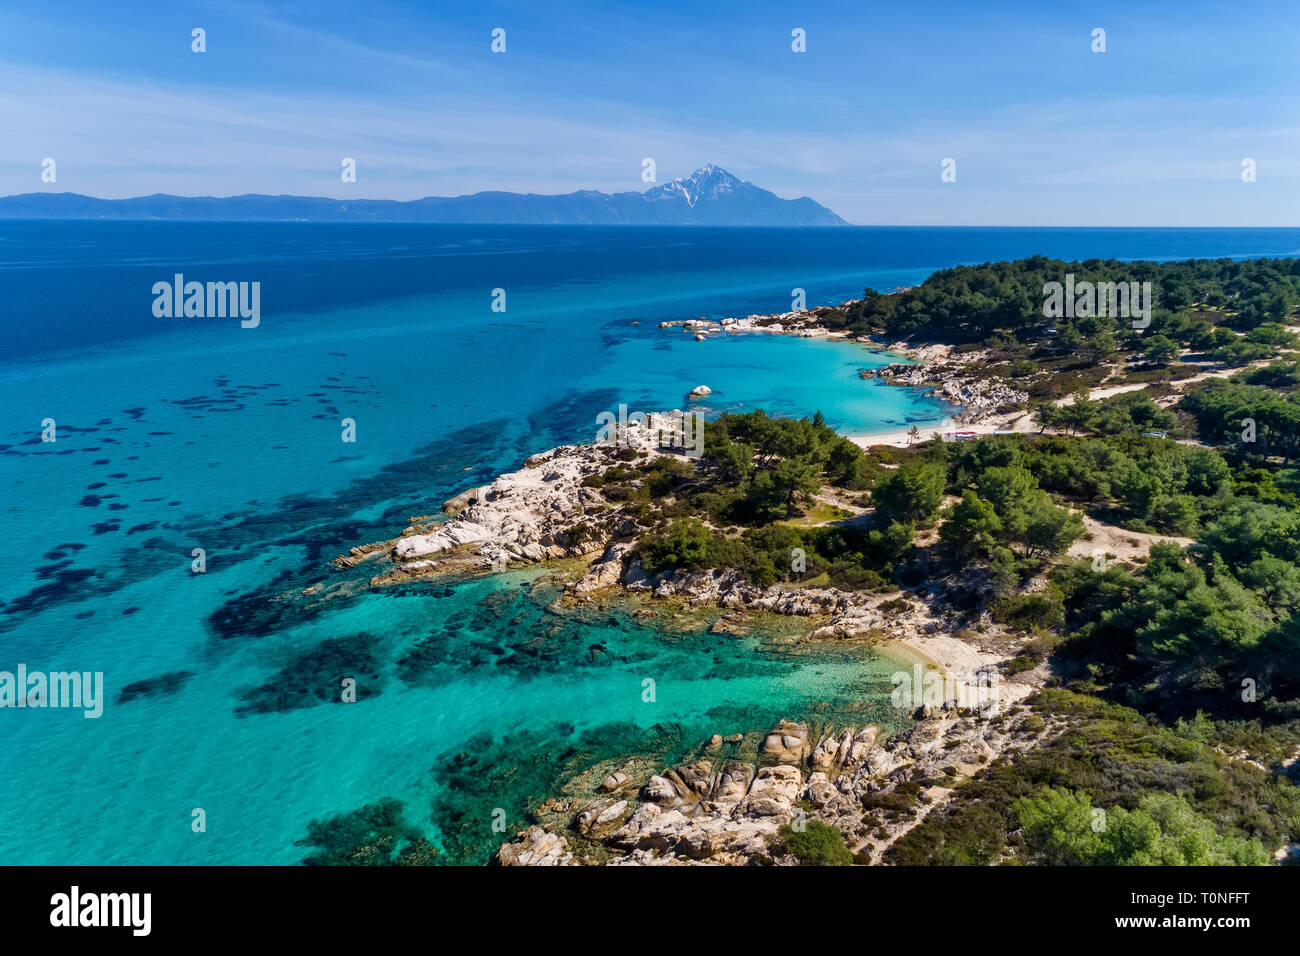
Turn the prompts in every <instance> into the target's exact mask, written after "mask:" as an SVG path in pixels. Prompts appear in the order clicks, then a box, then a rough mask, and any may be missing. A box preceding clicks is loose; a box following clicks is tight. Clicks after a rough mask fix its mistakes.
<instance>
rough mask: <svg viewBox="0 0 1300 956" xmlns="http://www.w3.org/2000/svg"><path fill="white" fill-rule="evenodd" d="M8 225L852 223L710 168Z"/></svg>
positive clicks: (154, 206) (46, 199)
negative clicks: (517, 188) (596, 183)
mask: <svg viewBox="0 0 1300 956" xmlns="http://www.w3.org/2000/svg"><path fill="white" fill-rule="evenodd" d="M0 219H174V220H191V221H195V220H212V221H227V222H235V221H242V222H253V221H256V222H444V223H445V222H458V223H562V224H589V225H639V226H660V225H702V226H846V225H848V223H847V222H845V221H844V220H843V219H841V218H840V217H839V216H837V215H835V213H833V212H831V211H830V210H829V209H827V208H826V207H825V206H822V205H820V204H819V203H816V202H814V201H813V200H811V199H809V198H808V197H807V196H803V197H800V198H799V199H782V198H780V197H779V196H777V195H776V194H775V193H772V192H769V191H768V190H766V189H762V188H760V187H758V186H755V185H754V184H753V183H751V182H747V181H745V180H743V179H740V178H738V177H736V176H733V175H732V174H731V173H729V172H727V171H726V170H725V169H721V168H719V167H717V166H714V165H713V164H712V163H710V164H709V165H707V166H703V167H701V168H699V169H697V170H696V171H695V172H694V173H692V174H691V175H690V176H687V177H684V178H678V179H674V180H672V181H671V182H667V183H662V184H660V185H657V186H653V187H651V188H650V189H647V190H646V191H645V192H621V193H612V194H611V193H603V192H600V191H598V190H594V189H581V190H578V191H577V192H572V193H568V194H566V195H562V196H543V195H538V194H536V193H510V192H479V193H474V194H473V195H469V196H453V197H442V196H426V197H425V198H423V199H413V200H409V201H405V202H403V201H398V200H391V199H326V198H322V197H312V196H264V195H258V194H249V195H244V196H226V197H215V196H169V195H166V194H162V193H158V194H155V195H152V196H137V197H134V198H131V199H97V198H95V197H93V196H82V195H79V194H78V193H24V194H22V195H18V196H5V197H2V198H0Z"/></svg>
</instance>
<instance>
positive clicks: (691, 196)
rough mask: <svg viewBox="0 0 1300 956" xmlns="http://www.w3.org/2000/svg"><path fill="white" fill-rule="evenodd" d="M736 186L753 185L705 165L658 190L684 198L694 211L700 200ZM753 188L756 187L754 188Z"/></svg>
mask: <svg viewBox="0 0 1300 956" xmlns="http://www.w3.org/2000/svg"><path fill="white" fill-rule="evenodd" d="M738 186H754V184H753V183H748V182H746V181H745V180H743V179H740V178H738V177H736V176H733V175H732V174H731V173H729V172H727V171H726V170H725V169H723V168H722V167H721V166H715V165H713V164H712V163H707V164H705V165H704V166H701V167H700V168H699V169H697V170H695V172H693V173H691V174H690V175H689V176H678V177H677V178H676V179H674V180H672V181H671V182H667V183H664V184H663V185H662V186H660V187H658V188H659V189H662V190H664V191H665V193H666V194H670V195H671V194H674V193H676V194H680V195H681V196H682V197H683V198H685V200H686V205H687V206H689V207H690V208H692V209H694V208H695V204H696V203H697V202H699V201H700V199H702V198H714V197H716V196H719V195H721V194H723V193H729V192H734V191H735V189H736V188H737V187H738ZM754 188H755V189H757V188H758V187H757V186H754ZM651 191H653V190H651Z"/></svg>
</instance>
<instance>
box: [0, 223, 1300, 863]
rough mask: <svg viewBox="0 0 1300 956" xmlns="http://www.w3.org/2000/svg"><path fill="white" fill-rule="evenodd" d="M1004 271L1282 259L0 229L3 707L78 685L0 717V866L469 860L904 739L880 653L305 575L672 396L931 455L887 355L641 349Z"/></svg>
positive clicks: (874, 238)
mask: <svg viewBox="0 0 1300 956" xmlns="http://www.w3.org/2000/svg"><path fill="white" fill-rule="evenodd" d="M1033 254H1043V255H1047V256H1052V257H1057V258H1065V259H1079V260H1084V259H1089V258H1117V259H1154V260H1161V261H1169V260H1181V259H1187V258H1196V257H1210V258H1222V257H1234V258H1245V257H1254V256H1295V255H1300V229H1028V228H903V227H888V228H886V227H880V228H876V227H860V228H859V227H849V228H825V229H811V228H804V229H776V228H761V229H759V228H755V229H743V228H706V227H681V228H679V227H633V226H626V227H603V226H504V225H482V226H479V225H418V224H334V223H190V222H186V223H182V222H93V221H5V222H0V403H2V404H0V407H2V408H3V415H2V416H0V488H2V489H3V492H2V495H3V497H2V498H0V513H2V514H3V529H4V561H3V562H0V566H3V568H4V572H3V574H0V680H3V673H4V672H9V673H15V674H16V673H17V671H18V669H19V668H20V667H23V668H25V669H26V671H27V672H28V673H29V674H30V673H35V672H41V673H55V672H78V673H85V674H89V675H95V674H100V675H102V686H103V690H102V694H101V700H100V707H102V713H100V714H99V715H98V716H86V713H87V709H86V708H85V707H84V706H83V707H82V708H81V709H78V708H76V707H68V708H51V707H11V708H3V709H0V773H3V785H2V786H0V863H3V864H71V865H86V864H297V863H299V862H301V861H302V860H303V859H304V858H305V857H307V856H308V855H309V854H310V853H311V852H313V849H314V848H313V846H311V845H310V844H309V843H308V841H307V837H308V828H309V825H310V824H311V823H312V822H313V821H329V820H331V819H333V818H335V817H337V816H339V815H343V814H348V813H351V812H352V811H354V810H357V809H358V808H361V807H364V806H367V805H370V804H374V803H376V802H378V801H380V800H383V799H386V798H393V799H397V800H400V801H401V802H402V804H403V808H404V810H403V813H404V819H405V821H406V823H407V824H408V825H409V826H410V827H411V828H412V830H413V831H418V832H419V833H421V834H423V835H425V836H426V837H427V838H428V839H429V840H430V841H431V842H432V843H433V844H434V845H435V846H437V847H438V848H439V849H440V850H441V855H440V857H439V860H440V862H443V863H447V864H459V865H468V864H481V863H484V862H486V861H487V860H488V859H489V858H490V857H491V854H492V853H493V852H494V850H495V848H496V847H497V846H498V845H499V844H500V843H501V842H502V841H503V840H506V839H509V838H511V837H512V836H513V834H514V833H515V832H516V831H518V830H519V829H522V827H523V826H525V825H526V823H527V821H528V814H529V813H530V811H532V810H533V809H535V808H536V807H537V805H538V803H539V802H540V801H542V800H544V799H545V798H547V797H548V796H551V795H552V794H553V793H555V792H556V791H557V788H563V787H564V786H565V785H566V781H568V780H569V778H570V777H572V776H573V775H574V774H575V773H579V772H590V771H591V768H593V767H594V768H597V769H605V768H612V767H616V766H619V765H621V763H620V762H621V761H622V760H624V759H627V757H628V755H639V757H638V759H640V760H641V762H642V763H643V764H644V766H646V767H651V768H654V767H659V766H666V765H670V764H671V763H672V762H673V761H676V760H679V759H682V758H684V757H687V756H690V755H692V754H694V753H696V752H697V751H698V747H699V745H700V743H701V741H703V740H706V739H707V738H708V737H709V736H710V735H711V734H715V733H717V734H722V735H730V734H737V733H740V734H745V735H746V738H745V743H744V744H742V745H740V750H738V751H737V752H739V753H742V754H743V752H744V748H750V749H751V750H752V748H753V747H754V746H756V744H757V742H758V741H759V740H761V737H762V734H763V732H764V731H765V730H766V729H768V728H769V727H770V726H771V725H772V724H773V722H775V721H776V720H778V719H781V718H788V719H794V720H803V721H806V722H809V723H810V724H812V725H813V726H814V727H816V728H819V729H834V728H838V727H845V726H862V725H863V724H866V723H875V724H878V725H880V726H881V727H882V729H883V730H884V731H885V732H890V731H894V730H897V729H899V728H900V727H902V726H904V725H905V723H906V720H907V717H906V715H905V714H900V713H898V712H897V711H896V710H895V709H894V708H893V707H892V706H891V705H890V702H889V692H890V690H891V689H892V686H893V685H892V683H891V679H890V678H891V675H892V674H893V673H895V672H896V671H897V670H898V669H899V665H898V663H897V661H896V660H894V659H891V658H890V657H889V656H888V655H886V654H882V653H880V652H879V651H876V650H871V649H867V648H853V647H844V646H835V645H818V644H809V643H806V642H799V641H797V640H796V637H797V635H796V634H794V633H792V632H791V628H790V626H789V625H788V624H783V623H782V622H770V623H760V624H759V625H758V626H757V627H756V628H755V629H753V630H751V631H749V632H746V633H742V634H735V633H732V632H731V629H729V628H727V627H721V626H717V624H716V621H714V620H713V619H711V618H709V616H708V615H702V616H701V617H700V618H699V619H698V620H696V619H689V620H681V619H678V620H674V621H672V622H671V623H666V622H665V621H661V620H650V619H647V618H645V617H644V616H642V615H640V614H638V613H635V612H634V611H633V610H632V609H631V608H624V607H618V606H610V607H606V608H594V609H588V610H585V611H583V612H581V613H572V612H568V611H564V610H563V609H560V608H557V607H554V606H553V602H554V600H555V598H556V597H557V596H558V594H559V590H558V588H557V586H556V585H555V583H554V582H553V581H552V580H551V579H550V577H549V575H548V574H547V573H546V572H545V571H544V570H542V569H537V568H533V569H527V570H512V571H507V572H505V573H502V574H497V575H490V576H487V577H482V578H475V579H471V580H466V581H459V582H432V583H425V584H420V585H418V586H403V587H398V588H390V589H372V588H370V587H368V578H369V574H370V573H372V570H373V569H371V570H367V568H366V566H365V565H364V564H363V565H360V566H358V567H357V568H354V569H351V570H350V571H341V570H339V569H337V568H335V567H334V566H333V565H332V564H331V559H332V558H334V557H335V556H336V555H339V554H343V553H346V552H347V551H348V549H350V548H352V547H354V546H356V545H360V544H364V543H367V542H371V541H377V540H382V539H385V538H391V537H393V536H395V535H397V534H398V533H399V532H401V530H402V529H403V528H404V527H406V526H407V525H408V523H409V522H410V519H411V518H412V517H415V516H422V515H430V514H437V513H438V511H439V507H440V505H441V503H442V502H443V501H444V500H445V499H447V498H449V497H451V496H453V495H455V494H457V493H458V492H460V491H463V490H465V489H466V488H469V487H473V486H476V485H480V484H483V483H485V482H488V481H490V480H491V479H492V477H493V476H495V475H497V474H499V473H501V472H503V471H507V470H511V469H514V468H517V467H520V466H521V464H522V462H523V461H524V459H525V458H527V457H528V456H529V455H532V454H534V453H537V452H539V451H543V450H545V449H548V448H552V447H554V446H556V445H560V444H565V443H571V442H579V441H590V440H592V439H594V437H595V433H596V430H597V427H598V426H597V423H596V422H597V416H598V415H600V414H601V413H602V412H614V413H615V414H617V413H618V410H619V407H620V406H626V409H627V411H628V412H633V411H655V410H663V409H671V408H682V407H686V403H687V397H686V396H687V393H688V392H689V391H690V390H691V389H692V388H694V387H696V386H698V385H707V386H708V387H709V388H711V389H712V390H713V391H712V394H711V395H709V396H708V398H707V399H706V400H704V401H703V402H696V403H692V404H691V407H699V408H700V409H701V410H702V411H704V412H705V413H706V414H707V415H716V414H720V413H722V412H728V411H748V410H753V409H759V408H762V409H766V410H767V411H768V412H770V413H771V414H774V415H793V416H802V415H812V414H814V413H815V412H817V411H820V412H822V414H823V415H824V417H825V418H826V420H827V422H828V423H829V424H831V425H832V426H834V427H836V428H838V429H840V430H841V431H843V432H846V433H850V434H852V433H866V432H872V431H880V430H887V429H891V428H892V429H897V428H906V427H909V426H910V425H913V424H915V425H918V426H920V427H921V428H922V430H923V431H924V430H927V429H928V428H932V427H934V426H936V425H937V424H938V423H940V422H942V421H944V420H945V419H946V418H947V416H948V415H949V414H950V412H951V409H950V408H948V407H947V406H945V405H943V404H942V403H941V402H939V401H937V400H935V399H932V398H928V397H926V396H925V395H924V394H923V393H922V392H921V391H919V390H912V389H907V388H899V387H891V386H887V385H885V384H884V383H882V382H880V381H879V380H865V379H863V378H862V377H861V376H860V374H859V373H860V372H861V371H862V370H864V369H870V368H875V367H878V366H880V365H883V364H886V363H887V362H889V361H892V360H893V357H891V356H890V355H888V354H887V353H883V352H880V351H873V350H870V349H868V348H866V347H864V346H861V345H856V344H852V343H847V342H844V341H831V340H826V339H801V338H795V337H788V336H775V335H758V334H754V335H733V336H720V337H714V338H710V339H708V340H707V341H703V342H697V341H696V340H695V337H694V335H693V334H691V333H689V332H684V331H683V330H682V329H680V328H672V329H663V328H659V325H658V324H659V323H660V322H662V321H675V320H682V319H693V318H700V317H707V318H714V319H718V318H723V317H727V316H745V315H749V314H751V313H769V312H783V311H788V310H789V309H790V308H791V307H792V304H793V303H794V302H795V300H796V297H798V296H802V297H803V299H804V301H806V303H807V304H808V305H809V306H815V305H830V304H837V303H840V302H842V301H844V300H846V299H849V298H854V297H858V296H860V295H861V294H862V291H863V289H864V288H867V287H871V288H875V289H878V290H880V291H889V290H891V289H896V288H899V287H905V286H911V285H915V284H918V283H920V282H922V281H924V279H925V278H926V276H927V275H929V274H931V273H932V272H934V271H935V270H937V269H942V268H947V267H950V266H954V265H958V264H978V263H982V262H988V261H995V260H1000V259H1011V258H1018V257H1022V256H1027V255H1033ZM178 276H180V277H182V278H181V279H179V280H178V279H177V277H178ZM176 281H181V282H183V283H184V282H200V283H207V282H235V283H249V284H250V287H251V284H252V283H257V284H258V285H257V289H258V292H259V299H258V301H259V306H260V309H259V314H258V321H257V323H256V325H255V327H244V326H245V324H246V323H241V320H240V318H239V317H238V316H235V317H232V316H229V315H227V316H203V315H190V316H185V315H181V316H176V315H172V314H170V311H171V310H165V309H160V308H158V307H157V306H156V302H157V300H158V299H159V293H158V292H156V291H155V288H156V287H159V286H160V284H161V285H166V286H171V285H172V284H173V283H174V282H176ZM160 312H161V313H162V314H159V313H160ZM51 439H52V440H51ZM715 617H716V615H715ZM90 683H91V685H92V686H93V683H94V681H93V680H92V681H91V682H90ZM345 698H346V699H345ZM353 698H354V699H353ZM83 703H84V702H83Z"/></svg>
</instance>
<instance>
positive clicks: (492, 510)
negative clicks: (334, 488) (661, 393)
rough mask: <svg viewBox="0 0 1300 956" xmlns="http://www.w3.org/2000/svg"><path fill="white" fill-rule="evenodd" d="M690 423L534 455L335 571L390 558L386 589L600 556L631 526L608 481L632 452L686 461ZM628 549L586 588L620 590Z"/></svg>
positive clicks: (662, 422) (648, 421)
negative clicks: (607, 493) (415, 578)
mask: <svg viewBox="0 0 1300 956" xmlns="http://www.w3.org/2000/svg"><path fill="white" fill-rule="evenodd" d="M684 422H685V415H684V413H683V412H681V411H680V410H674V411H671V412H665V413H652V414H650V415H648V416H645V418H644V420H637V421H632V422H626V423H616V424H611V425H610V426H608V432H609V433H608V434H602V435H601V436H600V437H599V439H598V441H597V442H596V443H593V444H589V445H564V446H561V447H559V448H553V449H551V450H550V451H548V452H544V453H542V454H540V455H534V456H532V457H531V458H529V459H528V461H527V462H526V463H525V466H524V467H523V468H522V469H520V470H518V471H513V472H509V473H507V474H504V475H501V476H500V477H498V478H497V479H496V480H495V481H493V482H492V483H491V484H490V485H486V486H484V487H481V488H471V489H469V490H467V491H465V492H462V493H461V494H459V495H456V496H455V497H454V498H451V499H450V500H448V501H447V502H445V503H444V504H443V506H442V510H443V512H444V513H446V514H448V515H449V517H448V518H446V519H445V520H436V519H429V518H422V519H419V520H415V519H413V520H412V523H411V525H410V526H409V527H407V528H406V529H405V530H404V531H403V532H402V534H401V536H399V537H398V538H396V539H394V540H393V541H391V542H386V543H376V544H371V545H366V546H364V548H354V549H353V550H352V552H351V553H350V554H349V555H347V556H340V557H339V558H336V559H335V564H336V565H337V566H339V567H345V568H346V567H351V566H353V565H355V564H357V563H358V562H360V561H362V560H365V559H366V558H368V557H371V556H373V555H375V554H376V553H377V552H380V551H382V552H384V553H387V554H388V556H389V557H390V558H391V559H392V560H393V562H394V567H393V569H392V570H391V571H390V573H389V574H387V575H386V576H384V577H382V578H376V579H375V580H374V581H373V582H372V583H373V584H376V585H382V584H389V583H397V582H400V581H401V580H402V579H403V578H405V577H409V576H411V575H427V574H431V573H436V574H446V573H453V572H458V571H474V570H488V569H492V570H502V569H504V568H506V567H507V566H509V565H512V564H521V563H522V564H528V563H536V562H541V561H548V560H554V559H559V558H568V557H575V556H580V555H586V554H591V553H593V552H598V551H601V550H602V549H605V548H606V545H607V544H608V543H609V541H610V540H611V539H612V538H613V537H615V535H616V534H617V533H618V530H619V527H618V526H619V524H620V522H621V521H622V520H623V519H622V518H621V515H620V512H619V509H618V508H616V507H613V506H611V504H610V503H609V502H607V501H606V499H605V497H604V496H603V495H602V494H601V492H600V490H599V485H601V484H602V481H601V476H603V475H604V473H605V472H606V471H607V470H608V469H609V468H610V467H611V466H613V465H615V464H622V465H626V464H627V458H628V455H629V450H630V452H631V453H634V455H633V457H634V458H635V457H636V456H645V457H648V456H650V455H656V456H657V455H668V456H673V455H679V456H681V454H680V453H681V452H683V451H684V450H683V449H680V448H677V447H675V446H674V444H673V443H674V441H679V442H680V441H681V440H682V438H683V436H685V435H687V434H690V431H689V428H688V427H685V426H684ZM689 425H690V426H692V427H693V425H694V422H693V421H692V422H691V423H689ZM636 480H637V479H635V478H633V479H631V481H633V482H635V481H636ZM385 545H386V546H385ZM630 549H631V544H630V543H628V544H624V545H622V546H616V547H614V548H612V549H610V550H609V551H606V554H605V557H604V558H603V559H602V562H601V563H600V566H599V567H597V568H594V569H593V575H592V577H591V580H590V581H587V582H586V583H585V584H583V585H582V590H584V591H585V590H594V589H596V588H599V587H604V586H608V585H609V584H612V583H616V582H617V580H618V578H619V577H620V576H621V574H622V570H623V569H622V560H623V558H624V557H625V556H626V554H627V552H628V551H629V550H630Z"/></svg>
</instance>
